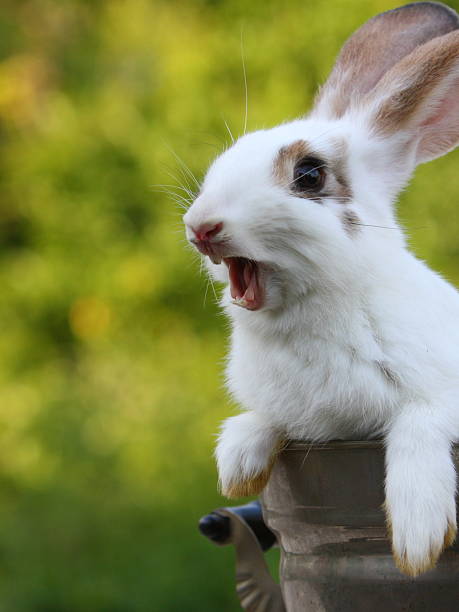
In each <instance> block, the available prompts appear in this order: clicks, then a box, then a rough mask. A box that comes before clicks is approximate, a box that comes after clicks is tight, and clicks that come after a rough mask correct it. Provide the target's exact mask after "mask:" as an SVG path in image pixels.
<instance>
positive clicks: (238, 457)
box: [215, 412, 280, 498]
mask: <svg viewBox="0 0 459 612" xmlns="http://www.w3.org/2000/svg"><path fill="white" fill-rule="evenodd" d="M279 448H280V443H279V437H278V436H277V435H276V434H275V433H274V432H273V431H272V429H271V428H269V427H267V426H266V425H265V424H264V423H262V422H261V421H260V420H259V417H258V416H257V415H256V414H254V413H252V412H245V413H243V414H240V415H238V416H235V417H231V418H229V419H227V420H226V421H225V422H224V424H223V427H222V431H221V434H220V437H219V440H218V445H217V449H216V453H215V454H216V457H217V466H218V476H219V481H220V489H221V492H222V493H223V495H225V497H231V498H235V497H246V496H250V495H258V494H259V493H260V492H261V491H262V490H263V488H264V487H265V485H266V483H267V482H268V480H269V476H270V473H271V468H272V465H273V463H274V459H275V456H276V453H277V451H278V450H279Z"/></svg>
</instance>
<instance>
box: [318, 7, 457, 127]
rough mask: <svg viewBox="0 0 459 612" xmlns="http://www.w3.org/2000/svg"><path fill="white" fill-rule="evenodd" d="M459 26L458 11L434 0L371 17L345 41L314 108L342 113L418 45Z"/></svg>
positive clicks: (331, 116) (333, 114) (335, 114)
mask: <svg viewBox="0 0 459 612" xmlns="http://www.w3.org/2000/svg"><path fill="white" fill-rule="evenodd" d="M458 27H459V17H458V15H457V14H456V12H455V11H453V10H452V9H450V8H449V7H447V6H445V5H443V4H438V3H436V2H416V3H414V4H407V5H406V6H402V7H400V8H397V9H393V10H391V11H387V12H385V13H381V14H380V15H377V16H376V17H373V18H372V19H370V20H369V21H367V23H365V24H364V25H363V26H362V27H361V28H359V29H358V30H357V31H356V32H355V33H354V34H353V35H352V36H351V37H350V38H349V39H348V40H347V41H346V43H345V44H344V46H343V48H342V50H341V53H340V54H339V56H338V58H337V60H336V63H335V65H334V67H333V70H332V72H331V74H330V77H329V79H328V81H327V82H326V83H325V85H324V86H323V87H322V88H321V90H320V91H319V94H318V96H317V98H316V103H315V106H314V111H313V114H314V115H320V116H323V117H324V118H327V119H334V118H339V117H341V116H342V115H344V113H345V112H346V110H347V109H348V107H349V106H350V104H351V103H352V102H354V101H355V100H356V99H358V98H360V97H361V96H362V95H365V94H366V93H367V92H369V91H370V90H371V89H372V88H373V87H374V86H375V85H376V84H377V83H378V81H379V80H380V79H381V78H382V76H383V75H384V74H385V73H386V72H387V71H388V70H390V69H391V68H392V66H394V65H395V64H397V63H398V62H399V61H400V60H401V59H402V58H403V57H405V56H406V55H408V54H409V53H411V52H412V51H413V50H414V49H415V48H416V47H418V46H419V45H423V44H424V43H426V42H427V41H429V40H431V39H432V38H435V37H437V36H442V35H444V34H447V33H448V32H451V31H452V30H454V29H456V28H458Z"/></svg>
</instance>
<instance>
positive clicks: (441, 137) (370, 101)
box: [361, 30, 459, 163]
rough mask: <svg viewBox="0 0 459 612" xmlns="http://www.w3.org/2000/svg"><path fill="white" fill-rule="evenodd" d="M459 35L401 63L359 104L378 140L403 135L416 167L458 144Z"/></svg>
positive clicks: (429, 45) (446, 37) (432, 44)
mask: <svg viewBox="0 0 459 612" xmlns="http://www.w3.org/2000/svg"><path fill="white" fill-rule="evenodd" d="M458 98H459V30H456V31H454V32H450V33H449V34H445V35H444V36H440V37H438V38H435V39H433V40H431V41H429V42H427V43H426V44H425V45H422V46H420V47H418V48H417V49H415V50H414V51H413V52H412V53H410V54H409V55H408V56H407V57H405V58H403V59H402V60H401V61H400V62H399V63H398V64H396V65H395V66H394V67H393V68H392V69H391V70H390V71H389V72H388V73H386V74H385V75H384V77H383V78H382V79H381V81H380V82H379V83H378V85H377V86H376V87H375V88H374V89H373V90H372V91H371V92H370V93H369V94H368V95H367V97H366V99H365V100H363V101H362V105H361V108H363V109H364V108H365V107H368V108H370V109H372V110H371V116H370V117H369V124H370V126H371V128H372V129H373V131H374V132H375V133H376V134H378V135H381V136H390V135H391V134H397V133H399V134H400V135H402V134H406V135H407V144H408V145H411V144H414V145H416V162H417V163H421V162H424V161H429V160H430V159H433V158H435V157H439V156H440V155H444V154H445V153H447V152H448V151H450V150H451V149H453V148H454V147H455V146H457V144H458V140H459V99H458Z"/></svg>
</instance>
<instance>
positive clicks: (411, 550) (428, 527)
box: [386, 495, 456, 576]
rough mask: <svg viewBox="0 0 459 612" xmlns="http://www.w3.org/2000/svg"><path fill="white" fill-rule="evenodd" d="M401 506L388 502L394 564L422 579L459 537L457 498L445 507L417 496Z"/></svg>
mask: <svg viewBox="0 0 459 612" xmlns="http://www.w3.org/2000/svg"><path fill="white" fill-rule="evenodd" d="M404 501H405V503H404V504H403V505H404V508H403V509H402V508H401V507H400V506H401V505H402V504H399V503H391V504H390V503H389V502H388V501H386V517H387V524H388V529H389V531H390V533H391V537H392V552H393V555H394V561H395V564H396V565H397V567H398V568H399V570H400V571H402V572H403V573H404V574H407V575H408V576H418V575H419V574H421V573H422V572H425V571H427V570H429V569H431V568H433V567H434V566H435V564H436V563H437V561H438V557H439V556H440V554H441V553H442V551H443V549H444V548H447V547H448V546H451V544H452V543H453V542H454V540H455V537H456V520H455V512H454V499H453V503H452V504H449V507H446V508H441V507H440V504H439V503H438V500H435V502H434V503H432V505H430V506H427V505H424V504H423V503H422V501H420V500H419V499H416V496H415V495H414V496H413V497H412V499H411V500H410V501H408V499H407V498H405V500H404Z"/></svg>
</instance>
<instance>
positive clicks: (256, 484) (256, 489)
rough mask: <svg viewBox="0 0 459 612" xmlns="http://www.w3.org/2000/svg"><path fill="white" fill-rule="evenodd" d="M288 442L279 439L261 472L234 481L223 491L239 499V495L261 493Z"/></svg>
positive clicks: (248, 495)
mask: <svg viewBox="0 0 459 612" xmlns="http://www.w3.org/2000/svg"><path fill="white" fill-rule="evenodd" d="M286 445H287V442H286V441H285V440H279V442H278V443H277V444H276V446H275V447H274V449H273V452H272V454H271V458H270V460H269V464H268V466H267V468H266V469H264V470H263V471H262V472H260V473H259V474H255V475H254V476H253V477H251V478H247V479H245V480H240V481H232V482H230V483H229V485H228V486H227V487H225V488H221V493H222V495H224V496H225V497H228V498H229V499H237V498H239V497H251V496H253V495H259V494H260V493H261V492H262V491H263V489H264V488H265V486H266V484H267V483H268V480H269V477H270V476H271V472H272V469H273V465H274V462H275V461H276V459H277V455H278V454H279V453H280V452H281V451H282V450H283V449H284V448H285V446H286Z"/></svg>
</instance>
